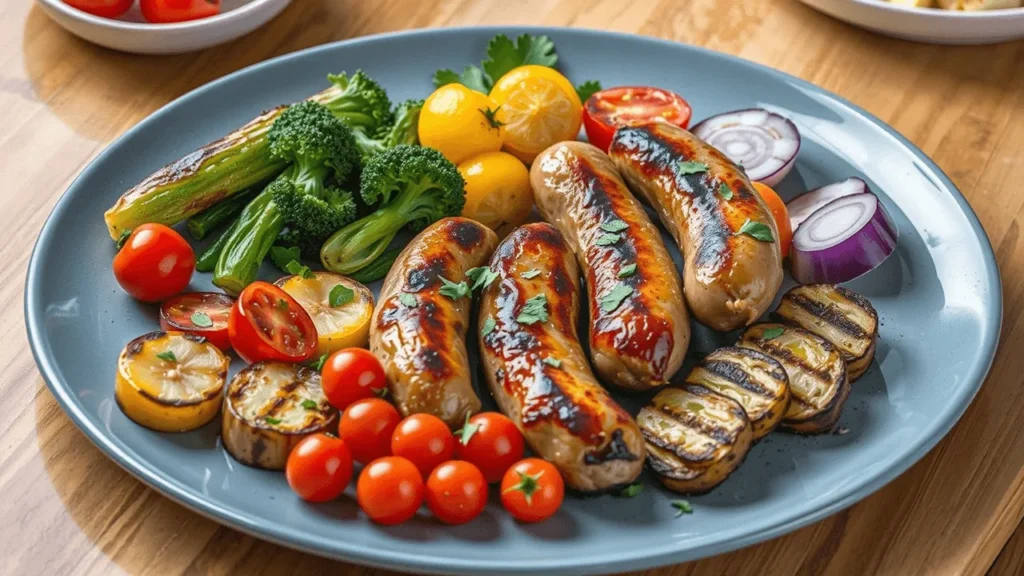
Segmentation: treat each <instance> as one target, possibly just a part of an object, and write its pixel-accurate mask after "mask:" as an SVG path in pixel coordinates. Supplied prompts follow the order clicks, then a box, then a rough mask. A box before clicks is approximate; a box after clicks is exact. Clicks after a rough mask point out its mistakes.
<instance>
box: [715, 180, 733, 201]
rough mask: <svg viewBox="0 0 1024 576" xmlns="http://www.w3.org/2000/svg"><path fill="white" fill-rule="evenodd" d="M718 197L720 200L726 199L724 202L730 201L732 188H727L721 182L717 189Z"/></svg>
mask: <svg viewBox="0 0 1024 576" xmlns="http://www.w3.org/2000/svg"><path fill="white" fill-rule="evenodd" d="M718 195H719V196H721V197H722V198H724V199H726V200H732V188H729V187H728V186H726V185H725V183H724V182H723V183H722V184H721V185H720V186H719V187H718Z"/></svg>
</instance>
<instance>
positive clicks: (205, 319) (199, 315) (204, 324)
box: [189, 311, 213, 328]
mask: <svg viewBox="0 0 1024 576" xmlns="http://www.w3.org/2000/svg"><path fill="white" fill-rule="evenodd" d="M189 320H191V321H192V325H193V326H196V327H199V328H209V327H210V326H213V320H211V319H210V315H209V314H207V313H206V312H202V311H198V312H193V313H192V316H190V317H189Z"/></svg>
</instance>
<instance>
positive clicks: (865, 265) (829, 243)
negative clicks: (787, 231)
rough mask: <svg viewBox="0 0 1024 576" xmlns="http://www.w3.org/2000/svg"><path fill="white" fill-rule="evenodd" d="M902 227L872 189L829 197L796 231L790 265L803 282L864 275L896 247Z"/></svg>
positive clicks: (843, 280) (798, 278) (809, 282)
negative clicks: (863, 192)
mask: <svg viewBox="0 0 1024 576" xmlns="http://www.w3.org/2000/svg"><path fill="white" fill-rule="evenodd" d="M898 238H899V231H898V230H897V229H896V226H895V225H894V224H893V222H892V218H890V217H889V215H888V214H887V213H886V212H885V208H884V207H883V206H882V203H881V202H880V201H879V200H878V197H877V196H875V195H874V194H870V193H865V194H854V195H852V196H845V197H842V198H838V199H835V200H833V201H832V202H829V203H828V204H826V205H825V206H822V207H821V208H819V209H818V210H817V211H815V212H814V213H813V214H811V216H810V217H809V218H807V219H806V220H804V222H803V225H802V226H800V228H798V229H797V230H796V232H795V233H794V234H793V248H792V250H790V254H789V258H790V271H791V272H792V273H793V278H794V279H795V280H796V281H797V282H800V283H801V284H813V283H818V282H824V283H828V284H839V283H841V282H849V281H850V280H853V279H854V278H857V277H858V276H861V275H863V274H865V273H867V272H869V271H871V270H873V269H874V268H875V267H877V266H878V265H879V264H881V263H882V262H883V261H885V259H886V258H888V257H889V255H890V254H892V252H893V250H895V249H896V240H897V239H898Z"/></svg>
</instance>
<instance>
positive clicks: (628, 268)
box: [619, 262, 636, 278]
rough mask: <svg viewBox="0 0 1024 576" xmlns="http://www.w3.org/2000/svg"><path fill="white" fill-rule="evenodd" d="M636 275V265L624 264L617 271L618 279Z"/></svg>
mask: <svg viewBox="0 0 1024 576" xmlns="http://www.w3.org/2000/svg"><path fill="white" fill-rule="evenodd" d="M633 274H636V263H635V262H634V263H632V264H626V265H625V266H623V267H622V268H621V269H620V270H619V278H628V277H630V276H632V275H633Z"/></svg>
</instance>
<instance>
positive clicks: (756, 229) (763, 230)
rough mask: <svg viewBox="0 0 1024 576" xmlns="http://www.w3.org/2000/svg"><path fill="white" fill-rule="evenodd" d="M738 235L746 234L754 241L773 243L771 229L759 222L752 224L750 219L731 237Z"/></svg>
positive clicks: (773, 237)
mask: <svg viewBox="0 0 1024 576" xmlns="http://www.w3.org/2000/svg"><path fill="white" fill-rule="evenodd" d="M740 234H746V235H747V236H750V237H751V238H753V239H755V240H760V241H761V242H775V236H773V235H772V229H771V228H769V227H768V225H767V224H763V223H761V222H754V221H752V220H751V219H750V218H747V221H746V222H744V223H743V226H740V229H739V232H736V233H735V234H733V236H739V235H740Z"/></svg>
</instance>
